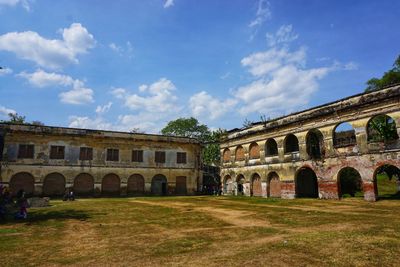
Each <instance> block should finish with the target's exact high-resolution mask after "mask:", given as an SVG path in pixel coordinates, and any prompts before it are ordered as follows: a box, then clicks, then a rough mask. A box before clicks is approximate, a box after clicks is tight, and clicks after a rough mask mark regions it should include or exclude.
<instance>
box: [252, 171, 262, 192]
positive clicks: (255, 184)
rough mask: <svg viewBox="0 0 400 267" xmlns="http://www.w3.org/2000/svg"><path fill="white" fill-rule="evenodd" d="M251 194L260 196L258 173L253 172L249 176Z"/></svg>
mask: <svg viewBox="0 0 400 267" xmlns="http://www.w3.org/2000/svg"><path fill="white" fill-rule="evenodd" d="M251 195H252V196H256V197H261V196H262V185H261V177H260V175H258V173H254V174H253V175H252V177H251Z"/></svg>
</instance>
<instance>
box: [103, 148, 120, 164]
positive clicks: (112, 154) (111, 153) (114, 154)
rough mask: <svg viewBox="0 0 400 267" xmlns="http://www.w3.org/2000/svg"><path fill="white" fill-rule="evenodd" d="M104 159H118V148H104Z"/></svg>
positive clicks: (115, 160) (114, 160)
mask: <svg viewBox="0 0 400 267" xmlns="http://www.w3.org/2000/svg"><path fill="white" fill-rule="evenodd" d="M106 161H113V162H117V161H119V149H118V148H107V150H106Z"/></svg>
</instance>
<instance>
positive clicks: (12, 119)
mask: <svg viewBox="0 0 400 267" xmlns="http://www.w3.org/2000/svg"><path fill="white" fill-rule="evenodd" d="M0 122H3V123H14V124H31V125H38V126H44V123H43V122H41V121H32V122H28V121H26V117H25V116H22V115H18V113H8V120H1V121H0Z"/></svg>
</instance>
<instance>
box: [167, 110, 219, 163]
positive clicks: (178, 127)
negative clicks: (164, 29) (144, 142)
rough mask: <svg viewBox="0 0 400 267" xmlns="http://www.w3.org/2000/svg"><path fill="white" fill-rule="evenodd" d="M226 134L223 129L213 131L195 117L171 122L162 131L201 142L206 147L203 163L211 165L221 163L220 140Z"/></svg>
mask: <svg viewBox="0 0 400 267" xmlns="http://www.w3.org/2000/svg"><path fill="white" fill-rule="evenodd" d="M224 132H225V131H224V130H221V129H218V130H216V131H211V130H210V129H209V128H208V126H207V125H205V124H200V123H199V121H198V120H197V119H195V118H193V117H191V118H179V119H176V120H173V121H170V122H168V124H167V126H165V127H164V128H163V129H162V130H161V133H162V134H164V135H171V136H184V137H191V138H196V139H197V140H199V141H200V142H201V143H202V144H203V145H204V149H203V155H202V156H203V162H204V163H205V164H209V165H219V163H220V150H219V139H220V137H221V135H222V134H223V133H224Z"/></svg>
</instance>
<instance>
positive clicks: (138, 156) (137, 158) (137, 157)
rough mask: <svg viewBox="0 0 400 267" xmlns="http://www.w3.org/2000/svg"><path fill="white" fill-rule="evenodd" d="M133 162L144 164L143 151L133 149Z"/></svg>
mask: <svg viewBox="0 0 400 267" xmlns="http://www.w3.org/2000/svg"><path fill="white" fill-rule="evenodd" d="M132 162H143V150H142V149H133V150H132Z"/></svg>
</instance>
